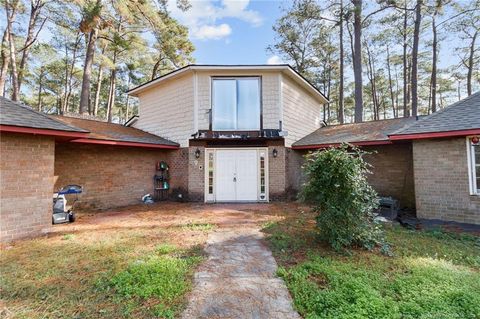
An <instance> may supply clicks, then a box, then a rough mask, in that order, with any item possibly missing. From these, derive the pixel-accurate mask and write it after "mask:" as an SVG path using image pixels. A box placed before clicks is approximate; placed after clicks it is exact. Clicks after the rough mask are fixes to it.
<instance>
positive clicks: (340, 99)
mask: <svg viewBox="0 0 480 319" xmlns="http://www.w3.org/2000/svg"><path fill="white" fill-rule="evenodd" d="M343 60H344V52H343V0H340V70H339V72H340V74H339V76H340V79H339V81H340V84H339V87H338V121H339V122H340V124H343V123H344V121H345V119H344V117H345V116H344V108H345V107H344V104H343V100H344V97H343V81H344V76H343V72H344V71H343V67H344V66H343V63H344V61H343Z"/></svg>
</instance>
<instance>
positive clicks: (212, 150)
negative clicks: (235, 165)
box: [204, 147, 270, 203]
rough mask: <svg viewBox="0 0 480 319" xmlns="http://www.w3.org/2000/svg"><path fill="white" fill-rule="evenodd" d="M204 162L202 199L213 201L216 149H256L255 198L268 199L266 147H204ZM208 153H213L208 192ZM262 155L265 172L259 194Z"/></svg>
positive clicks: (258, 200) (215, 187)
mask: <svg viewBox="0 0 480 319" xmlns="http://www.w3.org/2000/svg"><path fill="white" fill-rule="evenodd" d="M204 150H205V156H204V157H205V163H204V167H205V169H204V172H205V173H204V201H205V203H215V202H217V201H216V198H215V196H216V189H217V183H216V159H217V156H216V152H217V151H218V150H220V151H222V150H225V151H227V150H228V151H235V150H239V151H240V150H256V151H257V167H258V170H257V172H258V173H257V200H256V202H268V201H269V200H270V198H269V167H268V147H211V148H205V149H204ZM210 154H213V155H212V156H213V161H212V165H213V176H212V178H213V188H212V193H209V186H210V184H209V177H210V176H209V171H210ZM261 155H263V156H264V174H265V193H264V194H261V193H260V187H261V184H260V174H261V170H260V156H261ZM261 195H263V196H264V197H265V198H264V199H260V196H261Z"/></svg>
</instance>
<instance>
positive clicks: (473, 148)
mask: <svg viewBox="0 0 480 319" xmlns="http://www.w3.org/2000/svg"><path fill="white" fill-rule="evenodd" d="M475 142H476V143H475ZM469 147H470V152H469V153H470V159H469V160H470V188H471V193H472V194H477V195H480V143H479V142H478V138H477V139H476V140H475V141H474V138H472V139H469Z"/></svg>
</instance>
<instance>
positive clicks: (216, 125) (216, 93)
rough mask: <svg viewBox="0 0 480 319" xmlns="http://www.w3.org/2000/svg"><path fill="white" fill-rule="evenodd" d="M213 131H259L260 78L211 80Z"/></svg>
mask: <svg viewBox="0 0 480 319" xmlns="http://www.w3.org/2000/svg"><path fill="white" fill-rule="evenodd" d="M212 108H213V116H212V125H213V130H259V129H260V78H258V77H244V78H214V79H213V80H212Z"/></svg>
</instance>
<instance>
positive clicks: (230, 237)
mask: <svg viewBox="0 0 480 319" xmlns="http://www.w3.org/2000/svg"><path fill="white" fill-rule="evenodd" d="M262 237H263V235H262V233H261V232H260V231H259V230H258V228H255V227H238V228H237V227H235V228H220V229H218V230H217V231H215V232H213V233H211V234H210V235H209V238H208V242H207V247H206V252H207V253H208V259H207V261H206V262H204V263H203V264H202V265H201V266H200V267H199V269H198V271H197V273H196V274H195V283H194V288H193V291H192V292H191V294H190V296H189V304H188V306H187V309H186V310H185V312H184V313H183V316H182V318H184V319H190V318H261V319H263V318H276V319H282V318H289V319H290V318H292V319H293V318H295V319H296V318H300V316H299V315H298V313H297V312H296V311H294V309H293V307H292V300H291V298H290V295H289V293H288V290H287V288H286V286H285V284H284V282H283V281H282V280H281V279H280V278H278V277H276V275H275V271H276V269H277V264H276V262H275V259H274V258H273V257H272V254H271V252H270V250H269V249H268V248H267V247H265V246H264V244H263V243H262Z"/></svg>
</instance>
